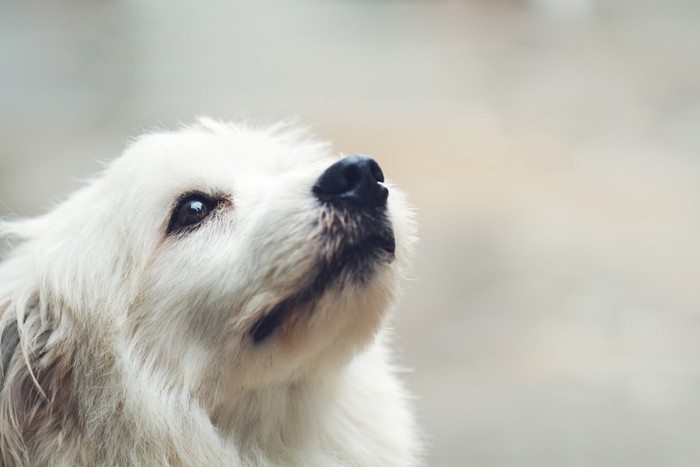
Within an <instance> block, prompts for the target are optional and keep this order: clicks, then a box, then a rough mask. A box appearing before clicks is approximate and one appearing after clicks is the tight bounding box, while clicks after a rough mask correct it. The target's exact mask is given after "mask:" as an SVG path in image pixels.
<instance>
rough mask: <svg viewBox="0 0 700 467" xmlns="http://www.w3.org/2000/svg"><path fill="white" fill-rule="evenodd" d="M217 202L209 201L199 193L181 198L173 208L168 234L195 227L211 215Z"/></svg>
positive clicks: (209, 199)
mask: <svg viewBox="0 0 700 467" xmlns="http://www.w3.org/2000/svg"><path fill="white" fill-rule="evenodd" d="M217 204H218V201H217V200H215V199H211V198H209V197H208V196H205V195H203V194H201V193H196V194H192V195H189V196H187V197H185V198H183V199H182V200H181V201H180V202H179V203H178V204H177V206H176V207H175V210H174V211H173V214H172V217H171V218H170V224H169V225H168V234H172V233H174V232H179V231H182V230H183V229H186V228H193V227H196V226H197V225H198V224H199V223H201V222H202V221H203V220H204V219H206V218H207V216H209V214H211V212H212V211H213V210H214V209H215V208H216V206H217Z"/></svg>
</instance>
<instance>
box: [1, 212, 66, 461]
mask: <svg viewBox="0 0 700 467" xmlns="http://www.w3.org/2000/svg"><path fill="white" fill-rule="evenodd" d="M33 221H34V220H32V221H27V222H23V221H20V222H12V223H2V224H0V240H2V242H1V243H2V246H3V247H8V248H7V249H5V251H4V253H5V255H3V256H4V261H2V262H1V263H0V466H2V465H28V464H29V459H28V457H27V452H28V449H30V444H31V441H30V440H31V439H32V438H33V437H35V436H37V435H38V434H40V433H42V432H44V431H45V430H47V429H56V428H57V426H58V429H60V423H59V424H58V425H57V419H56V417H57V415H58V414H60V413H61V412H62V411H61V410H58V411H56V410H54V409H55V408H56V402H57V401H58V398H59V397H64V396H63V395H61V391H59V389H60V387H64V386H65V384H67V381H68V375H69V373H70V371H69V370H68V368H69V366H68V365H67V364H64V363H63V359H64V354H65V352H64V351H63V349H62V348H61V347H62V346H61V345H60V344H59V343H58V341H57V340H56V339H55V336H54V332H53V331H54V328H55V325H54V324H55V319H54V318H53V317H55V316H56V314H55V311H56V310H53V309H51V308H52V307H49V306H47V305H46V303H48V300H46V299H42V297H41V295H42V294H41V292H40V286H39V279H38V278H37V276H36V267H34V263H33V259H34V255H32V254H31V249H26V248H25V246H26V244H27V243H28V242H29V241H31V239H32V238H33V237H34V236H35V235H36V234H37V232H36V229H37V228H38V227H40V225H39V223H37V222H33ZM53 308H55V307H53ZM65 392H66V391H63V393H65ZM58 416H60V415H58Z"/></svg>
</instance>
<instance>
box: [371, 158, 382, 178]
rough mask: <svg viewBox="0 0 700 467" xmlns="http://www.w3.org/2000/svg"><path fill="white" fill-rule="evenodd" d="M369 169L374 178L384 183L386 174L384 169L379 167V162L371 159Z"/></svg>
mask: <svg viewBox="0 0 700 467" xmlns="http://www.w3.org/2000/svg"><path fill="white" fill-rule="evenodd" d="M369 168H370V170H371V172H372V177H374V179H375V180H376V181H378V182H380V183H383V182H384V173H383V172H382V168H381V167H379V164H377V161H375V160H374V159H370V163H369Z"/></svg>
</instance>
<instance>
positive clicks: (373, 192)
mask: <svg viewBox="0 0 700 467" xmlns="http://www.w3.org/2000/svg"><path fill="white" fill-rule="evenodd" d="M383 181H384V174H383V173H382V169H381V168H380V167H379V164H377V162H376V161H375V160H374V159H371V158H369V157H367V156H360V155H356V156H349V157H346V158H344V159H341V160H339V161H338V162H336V163H335V164H333V165H331V166H330V167H328V168H327V169H326V171H325V172H323V174H322V175H321V177H319V179H318V180H317V181H316V184H315V185H314V187H313V192H314V194H315V195H316V197H317V198H318V199H319V200H321V201H324V202H330V203H349V204H354V205H356V206H367V207H369V206H374V207H379V206H384V205H385V204H386V198H387V196H388V190H387V188H386V187H384V186H382V185H380V184H379V183H381V182H383Z"/></svg>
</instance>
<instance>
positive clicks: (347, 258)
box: [250, 224, 396, 345]
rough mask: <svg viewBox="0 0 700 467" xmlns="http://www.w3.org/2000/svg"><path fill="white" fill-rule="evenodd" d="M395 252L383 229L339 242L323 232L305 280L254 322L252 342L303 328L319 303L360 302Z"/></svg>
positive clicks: (390, 234)
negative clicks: (292, 329)
mask: <svg viewBox="0 0 700 467" xmlns="http://www.w3.org/2000/svg"><path fill="white" fill-rule="evenodd" d="M382 225H383V224H382ZM395 251H396V243H395V240H394V234H393V232H392V230H391V228H389V227H386V226H382V227H381V228H378V229H371V230H370V233H369V234H367V235H365V236H363V237H361V238H350V237H349V236H347V235H342V236H341V238H340V239H339V238H336V236H333V235H330V233H329V232H324V233H323V234H322V235H321V237H320V239H319V245H318V248H317V249H316V252H315V257H316V260H315V261H314V262H313V266H312V267H311V270H310V271H309V272H308V274H307V275H306V278H307V279H306V281H305V282H304V283H303V284H301V285H300V287H299V289H298V290H297V292H296V293H293V294H292V295H291V296H288V297H287V298H285V299H283V300H281V301H280V302H278V303H276V304H274V305H273V306H271V307H270V308H269V309H268V310H266V312H265V313H264V315H263V316H262V317H260V318H259V319H258V320H257V321H255V323H254V324H253V326H252V327H251V329H250V336H251V338H252V340H253V343H254V344H256V345H260V344H262V343H264V342H267V341H269V340H271V339H274V337H275V336H276V335H277V334H283V333H284V332H285V330H286V329H288V328H292V327H297V328H298V327H299V326H304V325H305V323H307V322H308V321H309V320H310V319H312V317H313V316H314V314H315V313H316V312H317V305H318V304H319V303H320V302H322V301H323V302H324V303H328V302H329V299H330V301H332V300H333V299H334V298H337V299H340V297H343V299H344V300H343V301H345V300H348V299H349V300H354V299H357V301H358V302H360V301H362V300H361V298H362V297H361V296H362V295H363V294H368V293H370V290H371V289H372V288H373V285H374V283H375V282H377V280H378V278H379V276H380V275H381V274H382V272H384V271H386V270H387V269H388V268H390V267H391V265H392V263H393V262H394V259H395ZM326 306H327V305H326ZM331 313H332V310H331Z"/></svg>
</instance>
